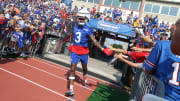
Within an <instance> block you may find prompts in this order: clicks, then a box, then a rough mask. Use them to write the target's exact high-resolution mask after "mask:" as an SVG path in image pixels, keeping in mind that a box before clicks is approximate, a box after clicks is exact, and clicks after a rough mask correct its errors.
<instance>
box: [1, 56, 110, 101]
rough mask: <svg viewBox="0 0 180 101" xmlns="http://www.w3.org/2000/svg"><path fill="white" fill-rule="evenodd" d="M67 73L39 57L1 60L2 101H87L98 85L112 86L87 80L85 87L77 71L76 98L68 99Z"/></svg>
mask: <svg viewBox="0 0 180 101" xmlns="http://www.w3.org/2000/svg"><path fill="white" fill-rule="evenodd" d="M68 70H69V69H68V68H65V67H63V66H60V65H56V64H54V63H51V62H48V61H45V60H42V59H39V58H28V59H22V58H20V59H5V60H0V81H1V83H0V101H72V100H76V101H86V99H87V98H88V97H89V96H90V95H91V93H92V92H93V91H94V90H95V89H96V87H97V86H98V83H104V84H107V85H109V84H108V83H106V82H104V81H101V80H98V79H96V78H93V77H88V84H87V85H86V86H84V85H83V84H82V79H81V78H82V73H79V72H76V82H75V85H74V90H75V95H74V98H71V97H66V96H64V93H65V92H66V90H67V83H68V82H67V75H68ZM111 86H112V85H111Z"/></svg>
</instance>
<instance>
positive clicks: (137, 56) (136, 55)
mask: <svg viewBox="0 0 180 101" xmlns="http://www.w3.org/2000/svg"><path fill="white" fill-rule="evenodd" d="M127 54H128V57H129V58H132V59H133V60H135V61H136V62H137V63H143V62H144V60H146V59H147V57H148V56H149V53H148V52H132V51H127Z"/></svg>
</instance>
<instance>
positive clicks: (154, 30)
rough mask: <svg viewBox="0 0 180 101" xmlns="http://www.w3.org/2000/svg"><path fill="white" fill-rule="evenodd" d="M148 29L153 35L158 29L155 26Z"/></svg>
mask: <svg viewBox="0 0 180 101" xmlns="http://www.w3.org/2000/svg"><path fill="white" fill-rule="evenodd" d="M150 31H151V34H152V35H153V36H155V34H156V33H157V32H158V29H157V28H151V29H150Z"/></svg>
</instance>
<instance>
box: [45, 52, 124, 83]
mask: <svg viewBox="0 0 180 101" xmlns="http://www.w3.org/2000/svg"><path fill="white" fill-rule="evenodd" d="M42 58H44V59H46V60H48V61H51V62H55V63H57V64H59V65H62V66H65V67H67V68H70V56H67V55H64V54H53V53H46V54H44V56H43V57H42ZM77 71H80V72H82V68H81V64H80V63H78V65H77ZM88 75H90V76H94V77H96V78H99V79H101V80H104V81H107V82H110V83H115V84H118V83H119V81H120V78H121V75H122V73H121V72H120V71H119V70H117V69H116V68H114V67H112V66H108V65H107V63H106V62H103V61H101V60H97V59H94V58H90V57H89V60H88Z"/></svg>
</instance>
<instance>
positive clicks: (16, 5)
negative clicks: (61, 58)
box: [0, 0, 175, 67]
mask: <svg viewBox="0 0 180 101" xmlns="http://www.w3.org/2000/svg"><path fill="white" fill-rule="evenodd" d="M28 1H29V2H23V1H16V0H4V1H2V0H1V2H0V51H1V52H3V51H9V52H20V53H21V56H23V57H26V56H27V55H28V54H29V52H32V51H35V52H36V50H37V49H38V48H39V47H40V46H39V44H40V41H41V39H42V38H43V36H44V34H54V35H57V36H59V37H61V38H65V37H66V36H68V35H70V34H72V33H73V27H74V26H75V25H77V20H76V16H77V12H78V11H79V10H81V9H83V8H85V6H82V7H77V6H75V7H74V8H72V4H71V3H70V4H66V5H65V4H64V3H60V2H57V3H51V2H46V3H44V2H35V1H31V0H28ZM67 5H68V6H67ZM87 10H88V11H89V13H90V17H91V18H96V19H99V20H105V21H111V22H114V23H119V24H125V25H128V26H132V27H133V28H134V30H135V31H136V33H137V37H136V38H134V39H132V40H131V42H132V44H133V45H132V46H135V47H132V46H131V47H132V48H131V49H132V50H134V51H139V52H146V53H150V52H151V49H152V47H153V46H154V44H155V43H154V42H155V41H159V40H171V32H172V31H173V30H174V28H175V25H174V24H172V25H170V24H169V22H166V23H165V21H162V22H160V21H159V19H158V16H157V15H156V16H154V17H153V16H152V15H146V16H145V17H144V18H143V20H142V19H140V18H138V16H137V15H134V14H133V11H132V12H131V13H130V14H129V15H128V17H127V19H126V20H122V10H121V9H116V8H114V9H111V8H110V9H107V8H105V9H104V11H103V12H97V11H96V7H95V6H94V7H93V8H92V10H91V9H89V8H87ZM130 45H131V44H130ZM34 47H35V48H34ZM137 47H138V48H137ZM110 48H111V50H112V51H115V52H120V53H123V54H125V55H129V54H130V52H129V51H124V50H117V49H114V48H112V47H110ZM148 49H149V50H148ZM26 51H27V52H26ZM146 53H145V55H143V56H142V57H143V60H140V63H142V62H143V61H144V60H145V59H147V57H148V55H149V54H146ZM131 54H134V53H132V52H131ZM116 56H117V57H119V56H118V55H116ZM120 58H122V57H120ZM132 58H133V57H132ZM134 60H136V62H139V61H138V60H139V59H137V58H135V59H134ZM124 61H126V60H124ZM126 63H128V64H130V63H129V62H127V61H126ZM130 65H131V66H134V67H138V66H137V65H136V64H130Z"/></svg>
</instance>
